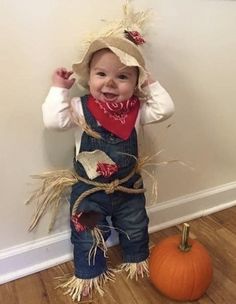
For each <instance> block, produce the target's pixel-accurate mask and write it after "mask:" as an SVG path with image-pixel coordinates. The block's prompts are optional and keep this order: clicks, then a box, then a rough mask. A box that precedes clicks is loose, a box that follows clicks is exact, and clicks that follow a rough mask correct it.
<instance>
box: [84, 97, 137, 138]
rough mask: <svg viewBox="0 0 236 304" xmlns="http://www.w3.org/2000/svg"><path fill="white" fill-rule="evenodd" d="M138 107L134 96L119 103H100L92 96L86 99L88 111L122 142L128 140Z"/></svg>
mask: <svg viewBox="0 0 236 304" xmlns="http://www.w3.org/2000/svg"><path fill="white" fill-rule="evenodd" d="M139 107H140V102H139V99H138V98H137V97H135V96H133V97H131V98H130V99H128V100H125V101H121V102H102V101H98V100H96V99H95V98H94V97H93V96H92V95H90V96H89V98H88V109H89V110H90V112H91V114H92V115H93V116H94V117H95V119H96V120H97V121H98V122H99V123H100V124H101V125H102V126H103V128H105V129H106V130H108V131H110V132H111V133H113V134H115V135H116V136H118V137H119V138H122V139H124V140H126V139H128V138H129V136H130V134H131V132H132V130H133V128H134V126H135V122H136V118H137V115H138V111H139Z"/></svg>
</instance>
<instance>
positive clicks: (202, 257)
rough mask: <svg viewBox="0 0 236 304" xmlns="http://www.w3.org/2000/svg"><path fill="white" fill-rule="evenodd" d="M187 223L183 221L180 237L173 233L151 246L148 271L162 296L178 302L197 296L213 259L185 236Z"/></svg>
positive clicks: (207, 279)
mask: <svg viewBox="0 0 236 304" xmlns="http://www.w3.org/2000/svg"><path fill="white" fill-rule="evenodd" d="M188 235H189V225H188V224H184V229H183V234H182V238H181V236H180V235H175V236H171V237H168V238H166V239H164V240H162V241H161V242H160V243H159V244H157V245H155V247H154V248H153V250H152V252H151V255H150V261H149V271H150V279H151V282H152V283H153V285H154V286H155V287H156V288H157V289H158V290H159V291H160V292H161V293H163V294H164V295H165V296H167V297H169V298H171V299H173V300H178V301H193V300H197V299H199V298H200V297H201V296H202V295H203V294H204V293H205V291H206V290H207V288H208V287H209V285H210V283H211V280H212V273H213V270H212V262H211V258H210V256H209V254H208V252H207V250H206V249H205V247H204V246H203V245H202V244H200V243H199V242H198V241H197V240H192V239H188Z"/></svg>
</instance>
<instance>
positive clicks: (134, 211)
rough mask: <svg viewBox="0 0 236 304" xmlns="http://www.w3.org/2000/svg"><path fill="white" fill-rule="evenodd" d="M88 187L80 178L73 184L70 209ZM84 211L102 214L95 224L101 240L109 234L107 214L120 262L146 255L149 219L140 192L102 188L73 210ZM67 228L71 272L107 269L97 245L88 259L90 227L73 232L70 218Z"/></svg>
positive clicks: (82, 274) (133, 179) (83, 274)
mask: <svg viewBox="0 0 236 304" xmlns="http://www.w3.org/2000/svg"><path fill="white" fill-rule="evenodd" d="M139 178H140V175H138V174H135V175H134V176H133V177H131V178H130V180H129V181H127V182H126V183H124V184H123V186H125V187H129V188H133V184H134V183H135V182H136V181H137V180H138V179H139ZM141 186H142V185H141ZM92 187H93V186H91V185H87V184H85V183H83V182H78V183H76V184H75V185H73V187H72V193H71V210H72V207H73V205H74V203H75V201H76V199H77V198H78V197H79V196H80V194H82V193H83V192H84V191H86V190H88V189H90V188H92ZM88 211H96V212H99V213H101V214H102V217H101V219H100V220H99V222H98V223H97V225H96V227H98V228H99V229H100V230H101V231H102V233H103V237H104V240H107V238H108V237H109V236H110V234H111V231H110V229H109V227H107V226H108V225H109V224H108V222H107V217H108V216H110V217H111V221H112V224H113V226H114V227H115V228H117V231H118V233H119V240H120V246H121V249H122V255H123V262H124V263H138V262H141V261H144V260H145V259H147V257H148V255H149V248H148V242H149V238H148V222H149V220H148V217H147V213H146V209H145V197H144V194H143V193H141V194H129V193H124V192H120V191H116V192H114V193H112V194H106V193H105V192H104V191H98V192H96V193H93V194H91V195H89V196H87V197H86V198H85V199H84V200H83V201H82V202H81V203H80V205H79V207H78V210H77V212H88ZM71 231H72V232H71V241H72V243H73V245H74V265H75V276H76V277H78V278H81V279H90V278H94V277H97V276H99V275H100V274H102V273H103V272H105V271H106V270H107V265H106V258H105V257H104V253H103V251H102V250H101V249H99V248H98V249H97V253H96V256H95V262H94V263H93V262H91V263H89V251H90V249H91V247H92V245H93V237H92V235H91V231H90V230H85V231H81V232H77V231H76V230H75V228H74V225H73V223H72V222H71ZM122 231H124V232H122ZM127 235H128V237H127Z"/></svg>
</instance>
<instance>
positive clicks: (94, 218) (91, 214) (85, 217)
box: [71, 211, 102, 232]
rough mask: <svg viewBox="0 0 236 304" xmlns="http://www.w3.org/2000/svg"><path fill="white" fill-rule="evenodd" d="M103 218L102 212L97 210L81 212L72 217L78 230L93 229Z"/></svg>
mask: <svg viewBox="0 0 236 304" xmlns="http://www.w3.org/2000/svg"><path fill="white" fill-rule="evenodd" d="M101 219H102V214H101V213H100V212H96V211H88V212H80V213H76V214H75V215H72V217H71V221H72V222H73V224H74V226H75V230H76V231H77V232H81V231H84V230H86V229H90V230H91V229H93V228H94V227H95V226H96V225H97V223H98V222H99V221H100V220H101Z"/></svg>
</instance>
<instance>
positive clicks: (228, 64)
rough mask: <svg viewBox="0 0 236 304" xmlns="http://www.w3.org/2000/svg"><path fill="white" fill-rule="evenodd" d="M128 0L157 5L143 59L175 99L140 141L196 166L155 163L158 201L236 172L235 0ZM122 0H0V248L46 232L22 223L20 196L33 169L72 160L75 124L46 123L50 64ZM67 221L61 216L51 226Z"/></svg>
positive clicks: (62, 61) (70, 57)
mask: <svg viewBox="0 0 236 304" xmlns="http://www.w3.org/2000/svg"><path fill="white" fill-rule="evenodd" d="M134 2H135V4H136V7H141V8H150V7H151V8H153V9H154V11H155V14H156V17H155V19H154V21H153V24H152V27H151V33H150V37H151V43H152V45H151V49H150V51H149V54H148V60H149V65H150V66H151V67H152V68H151V70H152V72H153V74H154V75H155V76H156V77H157V78H158V79H159V81H160V82H161V83H162V84H163V85H164V86H165V87H166V89H167V90H168V91H169V92H170V94H171V96H172V97H173V99H174V101H175V105H176V114H175V116H174V117H173V118H172V119H170V120H169V121H167V122H165V123H162V124H160V125H156V126H149V127H147V128H146V129H145V147H147V149H146V151H148V153H150V152H151V153H154V152H156V151H157V150H159V149H161V148H165V149H166V152H164V153H163V155H162V159H173V158H178V159H181V160H184V161H188V162H191V165H192V166H193V167H194V168H195V171H191V170H189V169H187V168H185V167H181V166H179V165H171V166H168V167H163V168H161V169H160V172H159V187H160V190H159V203H165V201H167V200H169V199H175V198H178V197H180V196H183V195H186V194H191V193H194V192H196V191H200V190H204V189H208V188H211V187H216V186H220V185H224V184H226V183H229V182H234V181H236V170H235V167H236V158H235V155H236V141H235V134H234V133H235V131H234V130H235V128H236V120H235V117H234V116H235V113H236V103H235V101H236V100H235V96H236V86H235V76H236V57H235V53H236V38H235V30H236V2H234V1H207V0H202V1H201V0H188V1H184V0H179V1H174V0H148V1H142V0H139V1H134ZM120 3H121V1H119V0H116V1H115V0H114V1H108V0H100V1H96V0H88V1H79V0H41V1H36V0H31V1H29V0H22V1H14V0H1V1H0V15H1V16H0V43H1V47H0V67H1V90H0V100H1V110H0V111H1V120H0V134H1V141H0V150H1V153H0V168H1V176H0V185H1V199H0V231H1V233H0V235H1V241H0V249H4V250H5V249H7V248H8V247H11V246H14V245H20V244H22V243H26V242H28V241H30V240H37V239H39V238H41V237H43V236H46V234H47V227H46V225H42V226H41V227H40V228H39V229H38V230H37V231H36V232H35V233H32V234H29V233H27V230H26V228H27V225H28V223H29V220H30V217H31V214H32V210H33V208H31V207H25V206H24V205H23V203H24V201H25V200H26V198H27V197H28V195H29V192H30V190H31V189H32V186H30V185H29V182H31V180H30V178H29V175H30V174H34V173H38V172H42V171H44V170H46V169H52V168H67V167H71V160H72V150H73V135H72V133H67V134H65V133H53V132H48V131H45V130H44V127H43V123H42V117H41V104H42V102H43V100H44V97H45V95H46V93H47V91H48V88H49V86H50V76H51V72H52V70H53V69H55V68H56V67H58V66H66V67H68V68H69V67H70V66H71V64H72V63H73V62H74V61H76V59H77V54H78V51H79V47H80V40H81V38H82V37H83V34H84V33H85V32H86V31H87V30H90V29H96V28H97V26H98V25H99V20H98V19H99V17H100V18H105V19H106V18H107V19H109V18H110V19H112V18H113V17H115V16H117V14H118V13H120ZM91 7H92V8H93V11H91V9H90V8H91ZM93 19H94V20H93ZM73 93H76V92H75V91H74V92H73ZM169 123H173V126H172V127H171V128H169V129H168V132H166V126H167V125H168V124H169ZM159 134H160V136H161V137H162V139H163V141H161V140H160V139H159ZM142 142H143V141H142ZM147 142H149V144H148V145H147V146H146V143H147ZM143 146H144V145H143ZM142 150H144V148H142ZM66 209H67V208H66V207H65V210H64V214H67V210H66ZM44 223H47V219H45V220H44ZM67 227H68V226H67V217H66V216H65V217H64V219H61V222H60V225H57V229H56V232H60V231H64V230H66V229H67Z"/></svg>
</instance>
